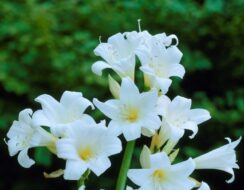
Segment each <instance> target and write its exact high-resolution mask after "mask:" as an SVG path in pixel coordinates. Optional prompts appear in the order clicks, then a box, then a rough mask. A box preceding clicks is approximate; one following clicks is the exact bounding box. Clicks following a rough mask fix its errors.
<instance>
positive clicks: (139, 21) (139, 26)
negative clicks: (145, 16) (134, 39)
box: [137, 19, 141, 32]
mask: <svg viewBox="0 0 244 190" xmlns="http://www.w3.org/2000/svg"><path fill="white" fill-rule="evenodd" d="M137 22H138V30H139V32H141V19H138V20H137Z"/></svg>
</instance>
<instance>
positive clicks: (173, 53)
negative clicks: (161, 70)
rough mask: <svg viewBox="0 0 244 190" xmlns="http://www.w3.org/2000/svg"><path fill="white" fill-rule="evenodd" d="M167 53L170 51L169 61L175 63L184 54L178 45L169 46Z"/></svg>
mask: <svg viewBox="0 0 244 190" xmlns="http://www.w3.org/2000/svg"><path fill="white" fill-rule="evenodd" d="M167 53H168V61H169V62H170V63H174V64H175V63H179V62H180V60H181V58H182V56H183V54H182V53H181V51H180V50H179V49H178V48H177V47H176V46H171V47H169V48H167Z"/></svg>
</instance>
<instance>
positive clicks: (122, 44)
mask: <svg viewBox="0 0 244 190" xmlns="http://www.w3.org/2000/svg"><path fill="white" fill-rule="evenodd" d="M108 43H109V44H111V45H112V46H113V48H115V49H116V50H117V51H119V52H120V53H121V54H126V53H125V52H124V51H126V48H127V43H126V40H125V37H124V35H123V34H121V33H117V34H114V35H113V36H111V37H109V38H108Z"/></svg>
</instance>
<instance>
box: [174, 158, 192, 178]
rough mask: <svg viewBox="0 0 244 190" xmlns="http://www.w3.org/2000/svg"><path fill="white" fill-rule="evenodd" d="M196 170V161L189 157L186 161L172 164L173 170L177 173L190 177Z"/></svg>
mask: <svg viewBox="0 0 244 190" xmlns="http://www.w3.org/2000/svg"><path fill="white" fill-rule="evenodd" d="M194 170H195V162H194V161H193V160H192V159H191V158H189V159H188V160H186V161H183V162H180V163H178V164H174V165H173V166H172V170H171V171H172V172H174V174H177V175H182V176H185V177H188V176H189V175H191V173H192V172H193V171H194Z"/></svg>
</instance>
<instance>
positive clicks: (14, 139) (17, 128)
mask: <svg viewBox="0 0 244 190" xmlns="http://www.w3.org/2000/svg"><path fill="white" fill-rule="evenodd" d="M31 115H32V110H31V109H25V110H23V111H21V112H20V113H19V120H18V121H14V122H13V124H12V126H11V127H10V129H9V131H8V133H7V137H8V138H9V140H8V141H7V145H8V150H9V154H10V156H14V155H16V154H17V153H19V155H18V162H19V164H20V165H21V166H22V167H24V168H29V167H31V166H32V165H33V164H34V163H35V161H34V160H33V159H31V158H29V156H28V150H29V148H32V147H37V146H52V145H53V144H54V143H55V138H54V137H53V136H52V135H51V134H49V133H48V132H47V131H45V130H44V129H42V128H41V127H39V126H37V127H33V125H32V119H31Z"/></svg>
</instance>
